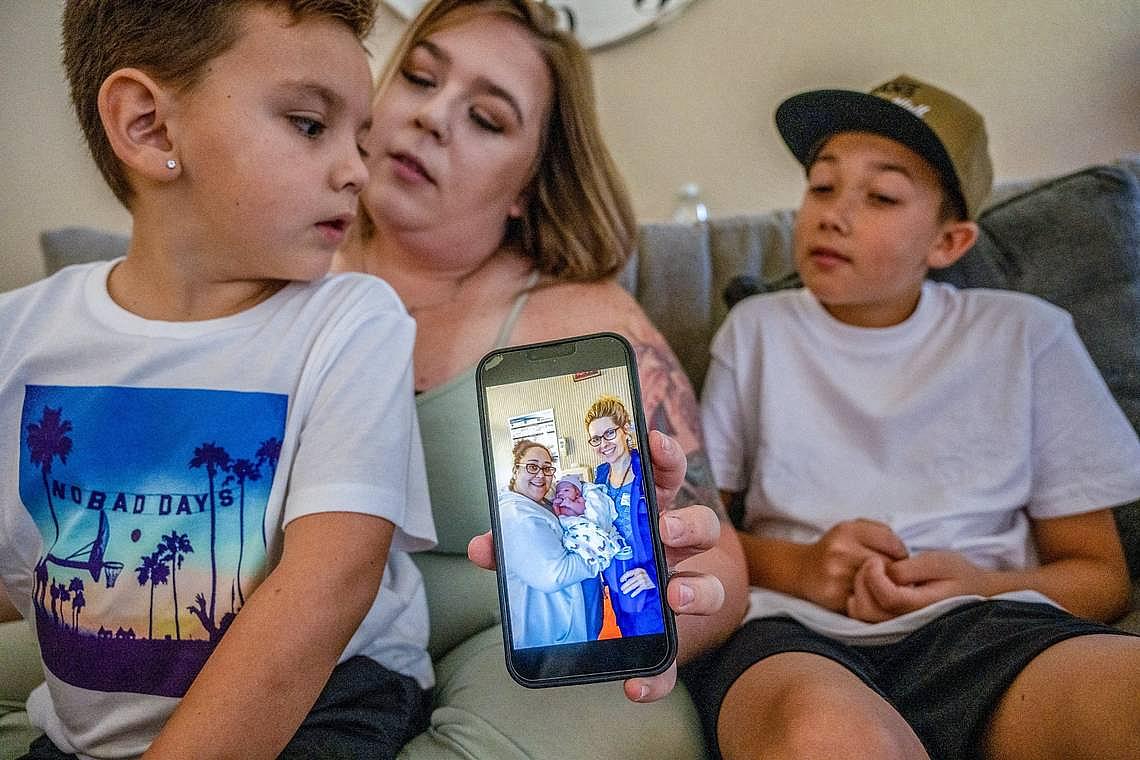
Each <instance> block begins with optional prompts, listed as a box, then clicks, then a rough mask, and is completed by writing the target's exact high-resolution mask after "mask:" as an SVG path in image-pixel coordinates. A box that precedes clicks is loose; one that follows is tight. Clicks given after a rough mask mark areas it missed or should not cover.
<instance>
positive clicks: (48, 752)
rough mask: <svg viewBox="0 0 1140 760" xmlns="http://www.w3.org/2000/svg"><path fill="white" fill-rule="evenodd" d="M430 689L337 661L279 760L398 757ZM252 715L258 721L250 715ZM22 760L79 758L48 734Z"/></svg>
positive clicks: (371, 663) (358, 661) (368, 666)
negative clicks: (51, 738)
mask: <svg viewBox="0 0 1140 760" xmlns="http://www.w3.org/2000/svg"><path fill="white" fill-rule="evenodd" d="M430 709H431V692H429V691H425V690H424V689H421V688H420V686H419V684H418V683H417V682H416V680H415V679H414V678H410V677H408V676H405V675H401V674H399V673H396V672H393V671H391V670H388V669H387V668H385V667H384V666H383V665H381V664H379V663H378V662H376V661H375V660H372V659H370V658H368V657H351V658H349V659H347V660H345V661H344V662H342V663H341V664H340V665H337V666H336V668H335V669H334V670H333V672H332V675H331V676H329V680H328V683H326V684H325V688H324V689H323V690H322V691H321V694H320V696H319V697H317V701H316V704H314V705H313V709H312V710H310V711H309V714H308V715H307V716H306V717H305V720H304V722H302V723H301V726H300V728H298V729H297V733H296V735H294V736H293V738H292V740H290V742H289V744H288V745H287V746H286V747H285V751H284V752H282V753H281V755H280V756H279V757H280V758H286V759H287V760H302V758H313V760H341V759H343V760H355V759H356V758H369V759H370V760H372V759H375V760H382V759H384V758H394V757H395V756H396V753H397V752H399V751H400V748H401V747H403V746H404V745H405V744H406V743H407V742H408V741H409V740H410V739H411V738H412V737H413V736H415V735H416V734H418V733H420V732H421V731H423V730H425V729H426V728H427V726H428V717H429V715H430ZM249 719H250V720H251V721H252V720H257V719H258V716H256V715H251V716H249ZM20 760H75V755H69V754H67V753H66V752H63V751H61V750H60V749H59V748H57V747H56V746H55V745H54V744H52V742H51V740H50V739H48V738H47V736H41V737H40V738H38V739H36V740H35V741H34V742H32V744H31V746H30V747H29V748H28V754H26V755H24V756H23V757H21V758H20Z"/></svg>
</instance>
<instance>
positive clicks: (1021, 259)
mask: <svg viewBox="0 0 1140 760" xmlns="http://www.w3.org/2000/svg"><path fill="white" fill-rule="evenodd" d="M978 225H979V227H980V228H981V232H980V235H979V238H978V242H977V244H976V245H975V246H974V247H973V248H972V249H971V250H970V251H969V252H968V253H967V254H966V255H965V256H963V257H962V259H961V260H959V261H958V262H957V263H956V264H954V265H953V266H952V267H949V268H948V269H945V270H942V271H936V272H932V273H931V276H932V278H934V279H937V280H942V281H945V282H951V283H953V284H955V285H957V286H959V287H964V288H969V287H988V288H1003V289H1007V290H1019V291H1022V292H1025V293H1031V294H1033V295H1035V296H1038V297H1040V298H1044V299H1045V300H1047V301H1051V302H1052V303H1054V304H1056V305H1057V306H1060V307H1061V308H1063V309H1065V310H1067V311H1068V312H1069V313H1070V314H1072V315H1073V322H1074V324H1075V325H1076V329H1077V333H1078V334H1079V335H1080V336H1081V339H1082V340H1083V341H1084V344H1085V347H1086V348H1087V349H1088V352H1089V355H1090V356H1092V359H1093V362H1095V363H1096V366H1097V367H1098V368H1099V369H1100V371H1101V374H1102V375H1104V379H1105V382H1106V383H1107V384H1108V387H1109V389H1110V390H1111V391H1112V394H1113V396H1115V397H1116V401H1117V402H1118V403H1119V404H1120V406H1121V408H1122V409H1123V410H1124V413H1125V415H1126V416H1127V417H1128V419H1129V421H1130V422H1131V423H1132V426H1133V427H1134V428H1136V429H1137V430H1138V431H1140V186H1138V184H1137V180H1136V177H1135V176H1134V175H1133V174H1131V173H1129V172H1127V171H1124V170H1122V169H1119V168H1114V167H1107V166H1093V167H1089V168H1087V169H1084V170H1082V171H1079V172H1076V173H1074V174H1069V175H1066V176H1063V177H1058V178H1056V179H1053V180H1051V181H1048V182H1045V183H1044V184H1041V185H1037V186H1036V187H1033V188H1031V189H1030V190H1027V191H1025V192H1023V193H1020V194H1018V195H1015V196H1013V197H1010V198H1007V199H1006V200H1004V201H1002V202H1000V203H998V204H997V205H994V206H992V207H990V208H989V209H987V210H986V211H984V212H983V213H982V214H981V216H980V217H979V219H978ZM1115 517H1116V522H1117V526H1118V527H1119V529H1120V533H1121V538H1122V540H1123V541H1124V547H1125V554H1126V555H1127V558H1128V565H1129V570H1130V572H1131V575H1132V577H1134V578H1136V577H1140V502H1134V503H1132V504H1127V505H1123V506H1120V507H1117V508H1116V510H1115Z"/></svg>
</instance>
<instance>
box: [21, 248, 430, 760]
mask: <svg viewBox="0 0 1140 760" xmlns="http://www.w3.org/2000/svg"><path fill="white" fill-rule="evenodd" d="M112 265H113V264H112V263H99V264H94V265H87V266H82V267H72V268H69V269H67V270H64V271H63V272H61V273H59V274H58V275H56V276H54V277H52V278H50V279H49V280H46V281H43V282H41V283H38V284H36V285H33V286H30V287H28V288H24V289H22V290H19V291H15V292H12V293H9V294H5V295H4V296H2V297H0V324H4V325H5V334H4V335H3V336H2V337H0V468H3V469H2V470H0V472H3V473H4V474H6V475H7V476H8V477H7V478H6V479H5V480H4V481H3V482H4V483H6V484H7V485H6V486H5V487H4V489H3V491H2V492H0V493H3V497H2V501H0V577H2V578H3V583H4V586H5V588H6V589H7V590H8V592H9V594H10V595H11V596H12V598H13V601H14V602H15V603H16V605H17V606H18V607H19V608H20V609H21V611H22V613H23V614H24V616H25V618H26V619H28V620H29V621H31V622H33V624H34V627H35V631H36V636H37V638H38V641H39V644H40V651H41V656H42V659H43V663H44V670H45V676H46V684H45V685H44V686H41V687H40V688H39V689H37V690H36V692H34V693H33V696H32V698H31V699H30V700H29V706H28V709H29V714H30V716H31V718H32V720H33V722H34V723H35V725H37V726H39V727H41V728H43V729H44V730H45V731H46V732H47V733H48V735H49V737H50V738H51V739H52V740H53V742H55V743H56V745H57V746H59V747H60V748H61V749H64V750H65V751H69V752H78V753H80V754H82V755H88V754H97V755H100V756H103V755H106V756H130V755H137V754H139V753H141V752H142V751H143V750H144V749H145V748H146V746H147V744H148V743H149V742H150V741H151V739H153V737H154V735H155V734H156V733H157V731H158V730H159V729H160V728H161V726H162V723H163V722H164V721H165V719H166V718H167V717H168V716H169V714H170V712H171V711H172V710H173V709H174V707H175V706H176V705H177V700H178V699H179V698H180V697H181V696H182V695H183V694H185V692H186V690H187V689H188V688H189V686H190V684H191V683H192V682H193V680H194V678H195V677H196V676H197V674H198V671H199V670H200V669H201V667H202V666H203V664H204V663H205V662H206V660H207V659H208V658H209V656H210V654H211V653H212V652H213V650H214V647H215V646H216V645H217V643H218V641H219V640H220V639H221V637H222V636H223V635H224V634H225V632H226V630H227V628H228V627H229V625H230V624H231V623H232V622H233V620H234V618H235V616H236V615H237V614H240V611H241V608H242V606H243V605H244V604H245V603H246V601H248V599H249V598H250V596H251V594H253V593H254V591H255V590H256V589H257V587H258V585H259V584H260V583H261V582H262V581H263V580H264V579H265V577H266V576H267V574H268V573H269V572H270V571H271V570H272V569H273V567H274V565H275V563H276V561H277V559H278V558H279V556H280V553H281V550H282V539H283V529H284V527H285V525H286V524H287V523H288V522H289V521H291V520H293V519H295V518H297V517H300V516H303V515H307V514H313V513H318V512H323V511H330V510H336V511H351V512H363V513H367V514H374V515H376V516H379V517H383V518H385V519H388V520H390V521H392V522H393V523H394V524H395V525H396V526H397V531H396V534H395V537H394V540H393V546H392V551H391V554H390V557H389V564H388V567H387V568H386V572H385V576H384V581H383V585H382V588H381V590H380V593H379V594H378V595H377V599H376V602H375V603H374V605H373V608H372V610H371V611H370V612H369V614H368V615H367V617H366V619H365V621H364V623H363V624H362V625H361V627H360V629H359V630H358V631H357V632H356V635H355V636H354V637H353V639H352V641H351V642H350V644H349V646H348V648H347V649H346V650H345V652H344V654H343V656H342V659H344V658H347V657H349V656H353V655H357V654H363V655H366V656H370V657H372V658H373V659H375V660H377V661H378V662H380V663H381V664H384V665H385V666H387V667H389V668H391V669H393V670H396V671H398V672H401V673H405V674H407V675H411V676H413V677H415V678H417V679H418V680H419V681H420V683H421V684H422V685H424V686H428V685H430V683H431V679H432V676H431V668H430V662H429V660H428V657H427V653H426V651H425V646H426V642H427V612H426V603H425V599H424V596H423V589H422V580H421V579H420V577H419V574H418V572H417V571H416V569H415V567H414V565H413V564H412V562H411V559H410V558H409V557H408V555H407V553H406V552H407V551H409V550H415V549H419V548H425V547H427V546H430V545H431V543H432V541H433V540H434V531H433V529H432V525H431V520H430V512H429V507H428V501H427V495H426V482H425V478H424V472H423V462H422V456H421V454H420V451H419V445H418V444H419V432H418V427H417V423H416V418H415V414H414V410H413V405H412V387H411V346H412V341H413V336H414V325H413V323H412V321H411V319H410V318H409V317H408V316H407V315H406V313H405V312H404V310H403V307H402V306H401V305H400V303H399V301H398V300H397V299H396V297H395V295H394V293H393V292H392V291H391V290H390V289H389V288H388V287H387V286H386V285H384V284H383V283H382V282H380V281H379V280H375V279H372V278H365V277H361V276H355V275H352V276H337V277H332V278H327V279H325V280H322V281H321V282H319V283H314V284H311V285H305V284H294V285H289V286H287V287H285V288H284V289H282V290H281V291H280V292H278V293H277V294H275V295H274V296H272V297H271V298H270V299H268V300H267V301H265V302H263V303H261V304H259V305H257V306H255V307H254V308H252V309H249V310H247V311H245V312H242V313H240V314H237V315H234V316H231V317H226V318H222V319H216V320H209V321H205V322H190V323H168V322H156V321H152V320H144V319H141V318H139V317H137V316H135V315H133V314H130V313H129V312H126V311H124V310H123V309H121V308H119V307H118V306H117V305H116V304H115V303H114V302H113V301H112V300H111V299H110V298H109V297H108V296H107V293H106V286H105V283H106V278H107V274H108V273H109V272H110V269H111V266H112ZM314 601H316V600H314ZM322 601H324V600H322ZM293 612H294V613H295V614H296V615H304V614H305V613H306V611H305V610H304V609H299V610H295V611H293ZM266 645H267V646H271V645H272V632H266Z"/></svg>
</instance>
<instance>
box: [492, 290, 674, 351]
mask: <svg viewBox="0 0 1140 760" xmlns="http://www.w3.org/2000/svg"><path fill="white" fill-rule="evenodd" d="M606 331H609V332H616V333H620V334H622V335H625V336H626V337H628V338H631V339H632V338H635V337H637V336H644V335H646V334H656V332H657V331H656V330H655V329H654V327H653V325H652V324H651V323H650V321H649V318H648V317H647V316H646V315H645V312H644V311H643V310H642V308H641V306H640V305H639V304H638V303H637V301H636V300H634V298H633V296H631V295H630V294H629V292H628V291H626V290H625V288H623V287H622V286H621V285H619V284H618V283H617V282H616V281H615V280H602V281H598V282H563V283H556V284H552V285H546V286H539V287H538V288H537V289H535V290H534V291H533V292H532V293H531V294H530V298H529V299H528V301H527V305H526V308H525V309H524V311H523V313H522V315H520V319H519V322H518V326H517V327H516V330H515V340H514V341H513V342H519V343H521V342H527V343H530V342H534V341H540V340H554V339H556V338H564V337H569V336H572V335H582V334H584V333H591V332H606Z"/></svg>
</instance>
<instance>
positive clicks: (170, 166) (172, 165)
mask: <svg viewBox="0 0 1140 760" xmlns="http://www.w3.org/2000/svg"><path fill="white" fill-rule="evenodd" d="M166 168H167V169H171V170H173V169H176V168H178V162H177V161H175V160H174V159H173V158H168V159H166Z"/></svg>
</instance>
